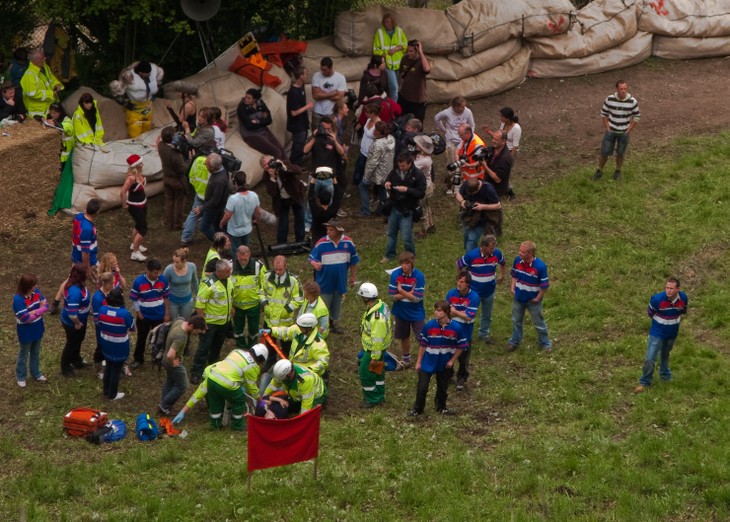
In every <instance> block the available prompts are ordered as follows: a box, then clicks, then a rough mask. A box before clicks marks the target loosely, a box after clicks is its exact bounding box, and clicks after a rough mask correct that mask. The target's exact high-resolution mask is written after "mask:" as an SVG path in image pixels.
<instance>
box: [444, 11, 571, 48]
mask: <svg viewBox="0 0 730 522" xmlns="http://www.w3.org/2000/svg"><path fill="white" fill-rule="evenodd" d="M574 12H575V8H574V7H573V4H571V3H570V1H569V0H510V1H509V2H503V1H496V0H491V1H485V0H463V1H461V2H459V3H458V4H456V5H454V6H451V7H449V8H448V9H447V10H446V16H447V17H448V18H449V21H450V22H451V25H452V26H453V28H454V32H455V33H456V36H457V38H458V40H459V42H460V44H461V46H460V47H461V52H462V53H463V54H464V55H465V56H469V55H470V54H473V53H479V52H481V51H484V50H485V49H489V48H490V47H494V46H495V45H499V44H501V43H502V42H505V41H506V40H507V39H509V38H520V37H522V38H530V37H534V36H550V35H556V34H560V33H564V32H566V31H567V30H568V28H569V26H570V16H571V14H573V13H574Z"/></svg>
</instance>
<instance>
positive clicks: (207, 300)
mask: <svg viewBox="0 0 730 522" xmlns="http://www.w3.org/2000/svg"><path fill="white" fill-rule="evenodd" d="M232 306H233V280H232V278H230V277H229V278H228V279H226V280H225V281H221V280H220V279H218V277H216V275H215V274H211V275H209V276H208V277H206V278H204V279H203V280H202V281H201V283H200V287H199V288H198V297H197V298H196V300H195V308H197V309H200V310H203V311H204V312H205V322H206V323H208V324H219V325H220V324H226V323H227V322H228V321H229V320H230V319H231V308H232Z"/></svg>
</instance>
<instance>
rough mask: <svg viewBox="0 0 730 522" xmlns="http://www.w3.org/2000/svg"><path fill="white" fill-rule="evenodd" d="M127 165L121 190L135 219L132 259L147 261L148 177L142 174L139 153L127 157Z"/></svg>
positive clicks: (123, 199)
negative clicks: (145, 189)
mask: <svg viewBox="0 0 730 522" xmlns="http://www.w3.org/2000/svg"><path fill="white" fill-rule="evenodd" d="M127 165H129V170H127V179H126V180H125V181H124V185H122V191H121V198H122V208H126V209H127V211H128V212H129V215H130V216H132V219H133V220H134V228H133V229H132V243H131V244H130V245H129V248H130V249H131V250H132V260H133V261H139V262H143V261H147V256H145V255H144V253H145V252H147V248H146V247H144V246H143V245H142V241H143V240H144V236H145V235H146V234H147V195H146V194H145V191H144V187H145V185H146V184H147V178H145V177H144V176H143V175H142V167H143V166H144V164H143V163H142V158H140V157H139V156H138V155H137V154H132V155H131V156H129V157H128V158H127Z"/></svg>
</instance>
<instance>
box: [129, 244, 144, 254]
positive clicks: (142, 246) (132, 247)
mask: <svg viewBox="0 0 730 522" xmlns="http://www.w3.org/2000/svg"><path fill="white" fill-rule="evenodd" d="M129 249H130V250H134V243H130V244H129ZM139 251H140V252H142V253H145V252H147V247H146V246H144V245H139Z"/></svg>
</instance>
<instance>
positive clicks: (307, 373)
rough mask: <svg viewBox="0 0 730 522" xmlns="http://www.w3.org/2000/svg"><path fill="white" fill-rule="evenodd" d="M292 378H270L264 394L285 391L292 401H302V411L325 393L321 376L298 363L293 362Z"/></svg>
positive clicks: (310, 406)
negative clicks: (284, 379)
mask: <svg viewBox="0 0 730 522" xmlns="http://www.w3.org/2000/svg"><path fill="white" fill-rule="evenodd" d="M292 367H293V368H294V374H295V376H294V378H293V379H292V380H291V381H280V380H278V379H272V380H271V382H270V383H269V386H268V387H267V388H266V391H265V392H264V395H271V394H272V393H275V392H277V391H285V392H286V393H287V395H289V397H291V399H292V400H293V401H300V402H301V403H302V413H305V412H307V411H309V410H311V409H312V407H313V406H314V401H315V400H318V399H319V401H320V402H321V400H322V399H323V398H324V397H325V396H326V394H327V387H326V386H325V384H324V381H323V380H322V378H321V377H320V376H319V375H317V374H316V373H314V372H313V371H311V370H308V369H306V368H305V367H304V366H301V365H299V364H293V365H292Z"/></svg>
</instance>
